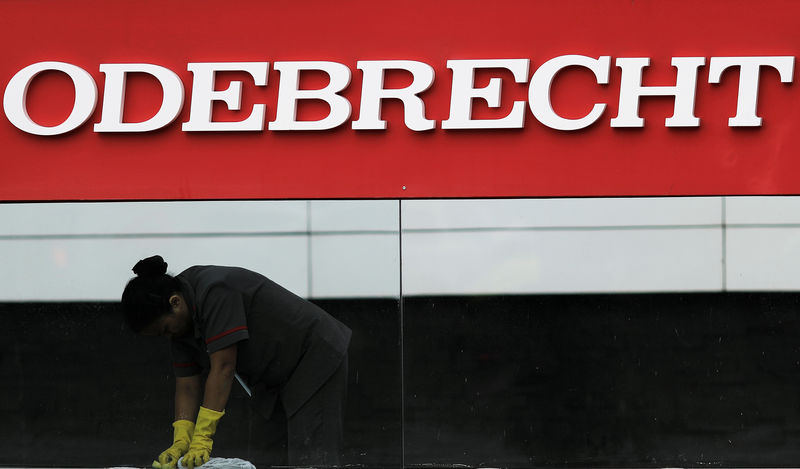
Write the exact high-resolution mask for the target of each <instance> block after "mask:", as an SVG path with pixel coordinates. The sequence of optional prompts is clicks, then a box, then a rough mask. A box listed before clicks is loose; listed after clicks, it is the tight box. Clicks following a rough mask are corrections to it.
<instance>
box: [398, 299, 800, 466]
mask: <svg viewBox="0 0 800 469" xmlns="http://www.w3.org/2000/svg"><path fill="white" fill-rule="evenodd" d="M799 310H800V294H794V293H793V294H785V293H752V294H751V293H709V294H614V295H550V296H497V297H416V298H405V299H404V307H403V311H404V354H405V416H406V425H405V461H406V464H407V465H408V466H420V465H423V464H448V465H452V464H465V465H468V466H479V465H483V466H492V467H708V466H711V467H787V466H792V467H793V466H794V465H796V464H797V461H798V460H800V445H798V442H799V441H800V321H799V320H798V319H799V318H800V315H798V312H799Z"/></svg>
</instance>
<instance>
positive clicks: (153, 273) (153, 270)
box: [133, 255, 167, 277]
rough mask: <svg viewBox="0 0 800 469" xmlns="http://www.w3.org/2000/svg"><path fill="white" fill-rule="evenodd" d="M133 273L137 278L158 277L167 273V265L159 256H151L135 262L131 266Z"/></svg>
mask: <svg viewBox="0 0 800 469" xmlns="http://www.w3.org/2000/svg"><path fill="white" fill-rule="evenodd" d="M133 273H135V274H136V275H138V276H139V277H158V276H159V275H164V274H166V273H167V263H166V262H164V258H163V257H161V256H159V255H155V256H151V257H148V258H147V259H142V260H140V261H139V262H137V263H136V265H135V266H133Z"/></svg>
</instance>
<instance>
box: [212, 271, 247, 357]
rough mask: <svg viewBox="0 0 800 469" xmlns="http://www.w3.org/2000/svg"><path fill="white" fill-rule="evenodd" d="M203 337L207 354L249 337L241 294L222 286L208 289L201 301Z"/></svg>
mask: <svg viewBox="0 0 800 469" xmlns="http://www.w3.org/2000/svg"><path fill="white" fill-rule="evenodd" d="M203 310H204V311H203V316H204V317H205V324H204V330H203V337H204V339H205V342H206V349H207V351H208V353H209V354H212V353H214V352H217V351H219V350H222V349H224V348H226V347H229V346H231V345H233V344H235V343H237V342H240V341H242V340H246V339H248V338H249V337H250V334H249V332H248V330H247V316H246V313H245V309H244V302H243V300H242V296H241V294H239V293H238V292H236V291H235V290H232V289H229V288H225V287H224V286H215V287H213V288H211V289H209V291H208V294H207V295H206V297H205V298H204V300H203Z"/></svg>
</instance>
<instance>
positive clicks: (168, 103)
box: [3, 55, 794, 136]
mask: <svg viewBox="0 0 800 469" xmlns="http://www.w3.org/2000/svg"><path fill="white" fill-rule="evenodd" d="M611 63H612V59H611V57H610V56H600V57H597V58H593V57H588V56H584V55H562V56H559V57H555V58H553V59H550V60H548V61H546V62H544V63H543V64H542V65H541V66H539V67H538V68H537V69H536V71H535V72H534V73H533V75H532V76H531V75H530V73H529V72H530V60H529V59H523V58H516V59H482V60H448V61H447V68H448V69H450V70H451V71H452V80H451V83H450V85H451V94H450V103H449V104H450V108H449V116H448V118H447V119H444V120H442V121H440V122H437V121H435V120H432V119H429V118H427V117H426V113H425V100H424V99H423V97H421V93H423V92H424V91H425V90H427V89H429V88H430V87H431V86H432V85H433V83H434V81H435V80H436V76H435V71H434V68H433V67H432V66H431V65H430V64H427V63H424V62H420V61H413V60H363V61H358V62H357V64H356V68H357V69H358V70H360V71H361V74H362V77H363V79H362V84H361V96H360V103H359V113H358V115H359V117H358V119H356V120H352V121H351V122H350V123H349V125H350V127H351V128H352V129H354V130H383V129H386V127H387V122H386V121H385V120H383V119H382V118H381V107H382V102H383V101H384V100H387V99H396V100H400V101H402V104H403V109H404V122H403V124H404V125H405V126H406V127H407V128H408V129H411V130H413V131H428V130H431V129H435V128H441V129H514V128H523V127H524V126H525V118H526V115H527V114H528V113H529V112H530V113H531V114H532V115H533V116H534V118H535V119H536V120H537V121H539V122H540V123H541V124H543V125H545V126H547V127H549V128H552V129H556V130H561V131H574V130H579V129H584V128H586V127H588V126H590V125H592V124H594V123H595V122H597V121H598V119H599V118H600V117H601V115H602V114H603V113H604V111H605V109H606V107H607V104H608V103H588V104H589V105H591V110H590V111H589V112H588V113H586V114H585V115H584V116H581V117H564V116H562V115H559V113H558V112H557V111H556V110H555V109H553V106H552V102H551V93H550V90H551V86H552V84H553V82H554V80H556V79H557V76H558V74H559V72H560V71H562V70H564V69H567V68H570V67H583V68H586V69H588V70H589V71H591V72H592V74H593V75H594V77H595V78H596V81H597V84H598V85H607V84H608V83H609V74H610V71H611ZM614 65H615V66H616V67H618V68H619V69H620V76H621V79H620V89H619V102H618V107H617V109H618V112H617V115H616V116H615V117H613V118H611V119H610V126H611V127H615V128H623V127H643V126H644V119H643V118H642V117H641V116H640V115H639V103H640V100H641V98H643V97H648V96H669V97H673V98H674V112H673V115H672V116H671V117H669V118H667V119H666V120H665V121H664V125H665V126H666V127H698V126H700V118H698V117H697V116H696V115H695V97H696V92H697V88H698V71H699V69H700V68H701V67H704V66H706V65H708V67H709V69H708V82H709V83H720V81H721V79H722V74H723V72H724V71H726V70H728V69H731V68H737V69H739V78H738V80H739V81H738V92H737V102H736V114H735V115H734V116H731V117H730V118H729V119H728V125H729V126H730V127H759V126H761V125H762V119H761V118H760V117H759V116H758V115H757V113H756V108H757V103H758V94H759V77H760V72H761V70H762V69H763V68H772V69H774V70H777V72H778V76H779V79H780V81H781V82H782V83H792V81H793V71H794V57H793V56H739V57H710V59H709V60H708V64H707V61H706V57H673V58H672V59H671V65H672V66H673V67H674V68H675V69H676V78H675V84H674V85H671V86H648V85H645V84H643V82H642V81H643V80H642V74H643V70H644V69H645V68H646V67H648V66H650V58H648V57H618V58H616V59H615V60H614ZM272 67H273V69H274V70H276V71H278V72H279V73H280V80H279V83H278V86H279V89H278V98H277V102H275V103H272V105H274V106H275V120H273V121H271V122H269V123H265V116H266V107H267V103H257V104H254V105H253V107H252V110H251V112H250V114H249V115H248V117H246V118H244V119H241V120H239V121H235V122H227V121H226V122H222V121H214V120H213V119H212V112H211V109H212V106H213V104H214V103H215V102H221V103H224V104H225V105H226V106H227V108H228V109H230V110H240V109H241V103H242V89H243V87H244V86H257V87H263V86H267V77H268V72H269V68H270V63H269V62H191V63H188V65H187V70H188V71H190V72H192V76H193V79H192V84H191V102H190V103H189V114H188V115H189V118H188V120H187V121H186V122H183V123H182V124H181V130H182V131H184V132H210V131H213V132H219V131H228V132H252V131H256V132H257V131H264V130H265V129H268V130H270V131H307V130H328V129H333V128H336V127H339V126H342V125H345V124H347V123H348V121H350V118H351V115H352V110H353V103H351V102H350V101H349V100H348V99H347V98H346V97H344V96H343V95H342V92H343V91H344V90H345V89H346V88H347V87H348V86H349V85H350V82H351V78H352V75H353V71H352V70H351V69H350V68H349V67H348V66H346V65H344V64H341V63H338V62H332V61H278V62H274V63H272ZM481 69H503V70H507V71H509V72H511V75H512V76H513V79H514V81H515V82H516V83H517V84H521V85H527V86H528V99H527V100H523V101H515V102H514V103H513V106H512V108H511V110H510V112H509V113H508V114H507V115H505V116H503V117H498V118H493V119H478V118H474V117H473V103H474V101H475V100H483V101H484V102H485V103H486V104H487V105H488V106H489V107H490V108H498V107H500V96H501V91H502V89H503V86H504V83H503V80H502V79H501V78H499V77H497V78H492V79H491V80H490V81H489V83H488V85H486V86H483V87H477V86H476V85H475V76H476V72H477V71H478V70H481ZM392 70H404V71H407V72H409V73H410V74H411V77H412V81H411V83H410V84H409V85H408V86H405V87H403V88H386V87H385V86H384V78H385V75H386V73H387V72H388V71H392ZM46 71H60V72H63V73H65V74H66V75H67V76H69V78H70V80H71V81H72V84H73V86H74V89H75V101H74V105H73V107H72V109H71V111H70V113H69V115H68V117H67V118H66V119H64V120H63V121H62V122H60V123H59V124H57V125H53V126H44V125H41V124H39V123H37V122H35V121H34V120H33V119H32V118H31V117H30V116H29V115H28V112H27V106H26V102H27V94H28V88H29V86H30V84H31V82H32V81H33V80H34V78H35V77H36V76H37V75H39V74H41V73H43V72H46ZM99 71H100V72H102V73H103V74H104V76H105V82H104V92H103V98H102V103H98V87H97V83H96V82H95V80H94V78H92V76H91V75H90V74H89V73H88V72H87V71H86V70H85V69H83V68H81V67H79V66H76V65H73V64H70V63H65V62H56V61H47V62H39V63H35V64H32V65H29V66H27V67H25V68H23V69H21V70H19V71H18V72H17V73H16V74H14V76H13V77H11V79H10V80H9V82H8V85H7V86H6V89H5V92H4V95H3V109H4V111H5V114H6V117H7V118H8V120H9V122H11V124H13V125H14V126H15V127H17V128H18V129H19V130H21V131H23V132H26V133H29V134H34V135H42V136H50V135H61V134H64V133H67V132H70V131H73V130H75V129H78V128H79V127H81V126H83V125H85V124H86V122H87V121H88V120H89V118H90V117H91V116H92V115H93V114H94V112H95V109H96V108H97V106H98V104H101V105H102V108H101V117H100V121H99V122H97V123H95V124H94V125H93V130H94V132H110V133H113V132H140V133H142V132H151V131H154V130H157V129H161V128H163V127H165V126H167V125H169V124H170V123H172V122H173V121H174V120H175V119H176V118H177V117H178V115H179V114H180V113H181V111H182V110H183V108H184V105H185V102H184V101H185V96H186V93H185V89H184V83H183V82H182V81H181V79H180V77H179V76H178V75H177V74H176V73H175V72H174V71H173V70H170V69H169V68H166V67H163V66H160V65H154V64H148V63H104V64H100V66H99ZM228 71H235V72H244V73H246V74H248V75H250V76H251V77H252V79H253V81H252V83H247V84H245V83H244V82H242V81H232V82H231V83H230V86H229V87H228V88H227V89H225V90H217V89H216V77H217V73H218V72H228ZM311 71H315V72H316V73H320V72H322V73H324V74H326V75H327V77H328V78H329V80H328V84H327V86H325V87H324V88H321V89H314V90H308V89H301V88H300V86H299V83H300V76H301V74H302V73H304V72H311ZM132 73H145V74H149V75H152V76H153V77H155V78H156V79H157V80H158V83H159V84H160V86H161V88H162V91H163V98H162V101H161V103H160V106H159V108H158V110H157V112H156V113H155V115H153V116H152V117H151V118H149V119H147V120H145V121H141V122H125V121H124V120H123V109H124V106H125V100H126V96H125V83H126V79H127V77H128V76H129V74H132ZM529 76H530V79H529ZM505 86H507V84H505ZM303 100H321V101H324V102H325V103H327V105H328V106H329V108H330V111H329V113H328V114H327V115H326V116H325V117H323V118H321V119H317V120H298V119H297V107H298V103H300V102H301V101H303Z"/></svg>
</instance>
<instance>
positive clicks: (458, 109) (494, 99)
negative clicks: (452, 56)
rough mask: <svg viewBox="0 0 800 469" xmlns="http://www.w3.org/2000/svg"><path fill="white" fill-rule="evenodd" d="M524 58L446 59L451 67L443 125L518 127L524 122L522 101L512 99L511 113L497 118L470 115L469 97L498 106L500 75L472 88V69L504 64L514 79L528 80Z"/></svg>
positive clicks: (500, 66)
mask: <svg viewBox="0 0 800 469" xmlns="http://www.w3.org/2000/svg"><path fill="white" fill-rule="evenodd" d="M529 65H530V60H528V59H490V60H448V61H447V68H449V69H451V70H452V71H453V89H452V92H451V96H450V117H449V118H448V119H447V120H445V121H442V128H443V129H521V128H522V127H523V126H524V125H525V101H515V102H514V105H513V107H512V108H511V113H509V114H508V115H507V116H505V117H503V118H501V119H473V118H472V100H473V99H475V98H481V99H483V100H485V101H486V103H487V104H488V105H489V107H500V86H501V80H500V78H492V79H491V80H489V84H488V85H487V86H486V87H484V88H475V70H476V69H479V68H504V69H507V70H510V71H511V73H512V74H513V75H514V81H516V82H517V83H526V82H527V81H528V67H529Z"/></svg>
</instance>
